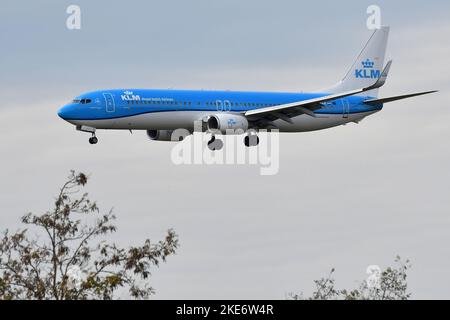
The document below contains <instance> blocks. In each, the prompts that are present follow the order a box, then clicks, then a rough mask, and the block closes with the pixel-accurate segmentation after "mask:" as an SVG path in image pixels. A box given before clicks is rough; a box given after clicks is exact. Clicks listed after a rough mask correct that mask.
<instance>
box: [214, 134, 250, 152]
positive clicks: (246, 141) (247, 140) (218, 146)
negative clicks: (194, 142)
mask: <svg viewBox="0 0 450 320" xmlns="http://www.w3.org/2000/svg"><path fill="white" fill-rule="evenodd" d="M258 144H259V137H258V135H257V134H256V132H248V133H247V134H246V136H245V137H244V145H245V146H246V147H256V146H257V145H258ZM208 148H209V150H211V151H219V150H222V148H223V141H222V140H221V139H218V138H216V137H215V135H212V136H211V139H210V140H209V141H208Z"/></svg>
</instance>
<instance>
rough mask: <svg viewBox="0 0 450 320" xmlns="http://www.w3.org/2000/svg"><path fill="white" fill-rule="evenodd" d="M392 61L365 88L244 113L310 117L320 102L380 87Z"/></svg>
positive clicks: (252, 116) (249, 115)
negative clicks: (374, 80) (375, 79)
mask: <svg viewBox="0 0 450 320" xmlns="http://www.w3.org/2000/svg"><path fill="white" fill-rule="evenodd" d="M391 64H392V61H389V62H388V63H387V64H386V67H385V68H384V70H383V72H382V73H381V75H380V77H379V78H378V79H377V81H376V82H375V83H374V84H372V85H371V86H368V87H366V88H361V89H356V90H351V91H346V92H342V93H337V94H331V95H328V96H323V97H319V98H313V99H308V100H303V101H298V102H292V103H287V104H282V105H279V106H273V107H266V108H260V109H253V110H249V111H246V112H245V113H244V115H245V116H246V117H247V118H249V120H251V121H252V120H258V119H261V118H266V119H267V120H270V121H273V120H276V119H282V120H284V121H287V122H289V123H291V122H292V121H291V120H290V118H292V117H295V116H297V115H299V114H307V115H309V116H311V117H316V114H315V113H314V110H318V109H321V108H322V107H323V106H322V105H321V103H323V102H327V101H331V100H335V99H339V98H344V97H348V96H352V95H355V94H358V93H362V92H365V91H369V90H373V89H377V88H380V87H382V86H383V85H384V83H385V82H386V78H387V76H388V73H389V69H390V67H391Z"/></svg>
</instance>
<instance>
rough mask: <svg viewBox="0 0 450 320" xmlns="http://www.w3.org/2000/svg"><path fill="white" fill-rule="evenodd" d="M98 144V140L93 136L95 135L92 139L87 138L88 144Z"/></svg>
mask: <svg viewBox="0 0 450 320" xmlns="http://www.w3.org/2000/svg"><path fill="white" fill-rule="evenodd" d="M97 142H98V138H97V137H96V136H95V133H94V134H92V137H90V138H89V143H90V144H97Z"/></svg>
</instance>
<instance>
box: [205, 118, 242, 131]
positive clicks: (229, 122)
mask: <svg viewBox="0 0 450 320" xmlns="http://www.w3.org/2000/svg"><path fill="white" fill-rule="evenodd" d="M207 127H208V130H209V131H220V132H221V133H230V131H228V132H227V130H233V131H234V130H239V131H241V130H242V132H240V133H244V132H245V131H247V129H248V121H247V118H246V117H244V116H242V115H240V114H233V113H217V114H214V115H211V116H209V118H208V121H207Z"/></svg>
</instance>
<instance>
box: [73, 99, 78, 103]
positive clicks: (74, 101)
mask: <svg viewBox="0 0 450 320" xmlns="http://www.w3.org/2000/svg"><path fill="white" fill-rule="evenodd" d="M72 103H80V99H73V100H72Z"/></svg>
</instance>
